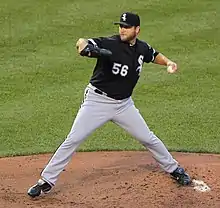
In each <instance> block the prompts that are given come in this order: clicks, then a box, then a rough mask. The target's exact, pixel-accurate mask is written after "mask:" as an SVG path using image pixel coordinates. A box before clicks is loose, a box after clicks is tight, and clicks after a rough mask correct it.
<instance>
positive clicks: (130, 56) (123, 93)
mask: <svg viewBox="0 0 220 208" xmlns="http://www.w3.org/2000/svg"><path fill="white" fill-rule="evenodd" d="M89 43H91V44H93V45H96V46H98V47H100V48H105V49H108V50H110V51H111V52H112V55H111V56H110V57H100V58H97V62H96V66H95V68H94V71H93V75H92V77H91V79H90V83H91V84H92V85H93V86H95V87H96V88H98V89H99V90H101V91H103V92H105V93H106V94H107V95H108V96H109V97H112V98H114V99H116V100H122V99H125V98H128V97H129V96H131V95H132V92H133V89H134V87H135V85H136V83H137V81H138V79H139V76H140V73H141V69H142V66H143V63H144V62H146V63H149V62H152V61H154V59H155V57H156V56H157V55H158V52H157V51H155V49H153V48H152V47H151V46H150V45H149V44H147V43H146V42H144V41H141V40H139V39H137V41H136V43H135V45H133V46H131V45H130V44H129V43H127V42H123V41H121V39H120V36H119V35H115V36H112V37H100V38H92V39H89Z"/></svg>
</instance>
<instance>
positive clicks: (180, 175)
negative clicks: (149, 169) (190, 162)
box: [170, 167, 192, 185]
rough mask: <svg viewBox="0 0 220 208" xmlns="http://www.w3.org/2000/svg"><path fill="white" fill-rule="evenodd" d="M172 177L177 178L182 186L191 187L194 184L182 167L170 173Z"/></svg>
mask: <svg viewBox="0 0 220 208" xmlns="http://www.w3.org/2000/svg"><path fill="white" fill-rule="evenodd" d="M170 175H171V176H173V178H175V179H176V180H177V181H178V183H179V184H181V185H189V184H191V182H192V181H191V179H190V176H189V175H188V174H187V173H186V172H185V170H184V169H183V168H181V167H178V168H177V169H176V170H174V171H173V172H172V173H170Z"/></svg>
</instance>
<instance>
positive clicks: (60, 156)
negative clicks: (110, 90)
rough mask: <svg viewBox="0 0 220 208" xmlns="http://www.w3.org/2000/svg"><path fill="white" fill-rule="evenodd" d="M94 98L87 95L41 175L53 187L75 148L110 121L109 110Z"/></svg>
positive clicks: (91, 94)
mask: <svg viewBox="0 0 220 208" xmlns="http://www.w3.org/2000/svg"><path fill="white" fill-rule="evenodd" d="M95 96H97V95H95V94H94V93H89V94H88V98H87V99H86V100H85V102H84V103H83V105H82V106H81V108H80V110H79V111H78V114H77V116H76V118H75V121H74V123H73V126H72V129H71V131H70V133H69V135H68V136H67V138H66V140H65V141H64V142H63V143H62V144H61V145H60V147H59V148H58V149H57V151H56V152H55V154H54V155H53V157H52V158H51V160H50V161H49V163H48V165H47V166H46V168H45V169H44V170H43V172H42V174H41V176H42V178H44V179H45V180H46V181H48V182H50V183H52V184H53V185H55V183H56V181H57V179H58V176H59V174H60V173H61V172H62V171H63V169H64V168H65V166H66V165H67V164H68V163H69V161H70V160H71V158H72V155H73V153H74V152H75V151H76V149H77V147H78V146H79V145H80V144H81V143H82V142H83V141H84V140H85V139H86V137H87V136H88V135H89V134H91V133H92V132H93V131H94V130H95V129H96V128H98V127H100V126H102V125H103V124H104V123H106V122H107V121H108V120H110V115H111V116H112V113H111V110H109V111H108V110H107V108H108V104H106V106H105V104H104V103H102V102H97V103H96V102H95V100H98V101H100V99H101V97H100V96H98V97H97V98H96V97H95ZM103 102H104V101H103ZM101 106H102V108H101Z"/></svg>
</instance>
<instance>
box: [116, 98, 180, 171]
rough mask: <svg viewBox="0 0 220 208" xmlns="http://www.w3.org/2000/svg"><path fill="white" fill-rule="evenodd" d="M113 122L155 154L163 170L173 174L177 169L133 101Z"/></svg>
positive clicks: (176, 164)
mask: <svg viewBox="0 0 220 208" xmlns="http://www.w3.org/2000/svg"><path fill="white" fill-rule="evenodd" d="M113 122H114V123H116V124H118V125H119V126H120V127H122V128H123V129H125V130H126V131H127V132H128V133H130V134H131V135H132V136H134V137H135V138H136V139H137V140H139V142H140V143H142V144H143V145H144V146H145V147H146V148H147V149H148V150H149V151H150V152H151V153H152V154H153V157H154V159H155V160H156V161H157V162H158V163H159V165H160V166H161V168H162V169H163V170H165V171H166V172H168V173H171V172H173V171H174V170H175V169H176V168H177V166H178V163H177V161H176V160H174V159H173V157H172V155H171V154H170V153H169V152H168V150H167V148H166V147H165V145H164V144H163V142H162V141H161V140H160V139H159V138H157V136H156V135H155V134H154V133H153V132H152V131H150V129H149V128H148V126H147V124H146V122H145V121H144V119H143V117H142V116H141V114H140V113H139V110H138V109H136V107H135V106H134V104H133V101H132V100H131V101H130V104H126V107H125V109H124V111H121V112H120V113H118V114H117V115H116V116H115V117H114V119H113Z"/></svg>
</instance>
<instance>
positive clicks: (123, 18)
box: [121, 13, 126, 21]
mask: <svg viewBox="0 0 220 208" xmlns="http://www.w3.org/2000/svg"><path fill="white" fill-rule="evenodd" d="M121 18H122V20H123V21H126V13H124V14H123V15H122V17H121Z"/></svg>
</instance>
